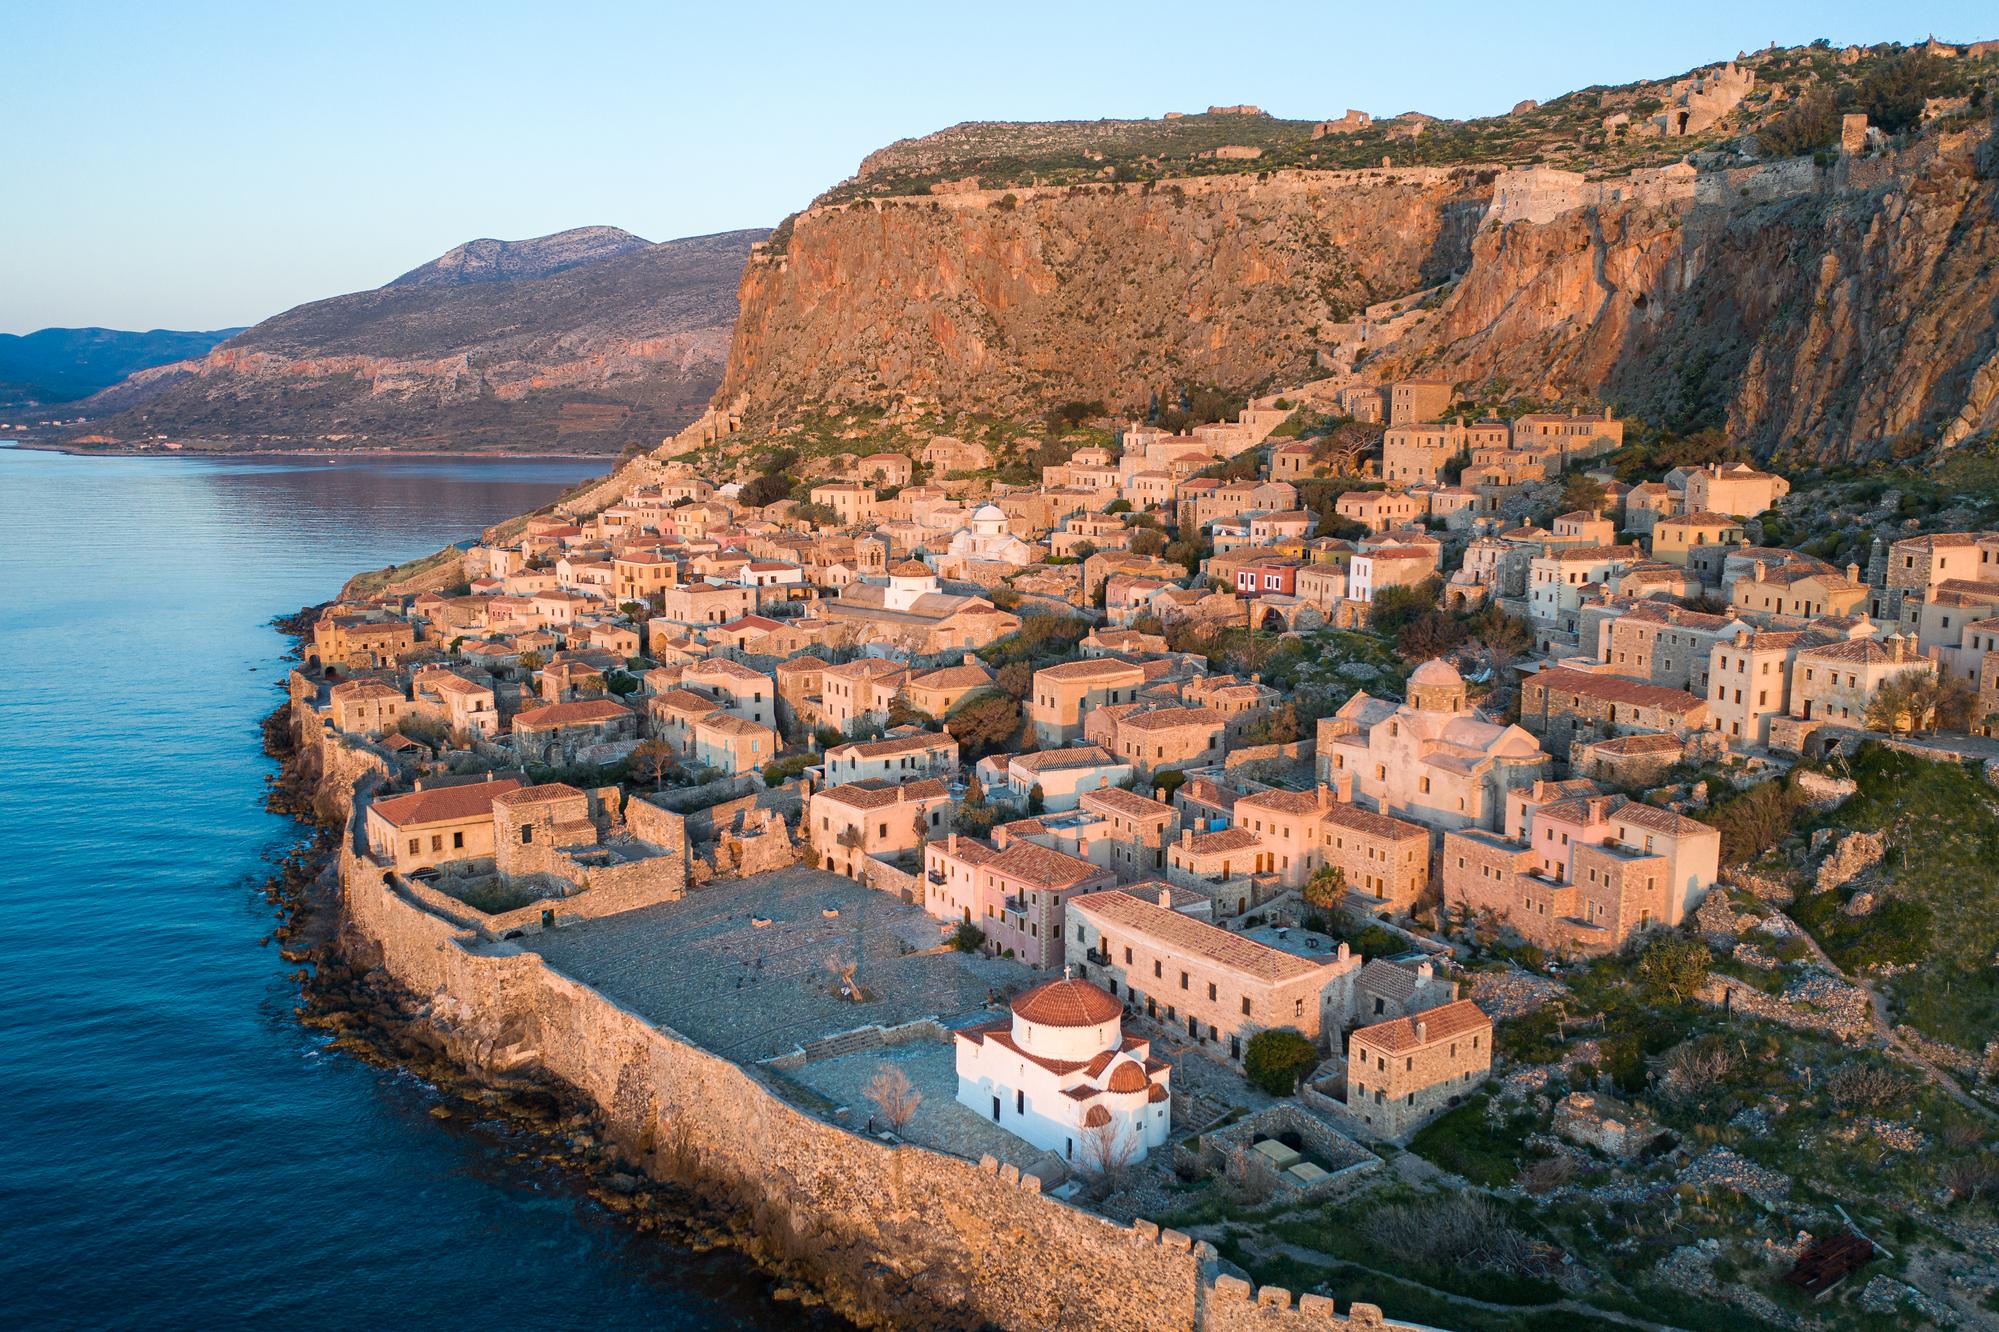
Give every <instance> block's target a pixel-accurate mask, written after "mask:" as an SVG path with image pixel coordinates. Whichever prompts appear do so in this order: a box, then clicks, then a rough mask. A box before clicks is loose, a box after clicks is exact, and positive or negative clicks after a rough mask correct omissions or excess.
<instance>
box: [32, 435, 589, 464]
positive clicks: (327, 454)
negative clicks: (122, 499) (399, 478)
mask: <svg viewBox="0 0 1999 1332" xmlns="http://www.w3.org/2000/svg"><path fill="white" fill-rule="evenodd" d="M0 447H5V448H14V449H21V450H24V451H30V452H35V453H64V454H68V455H69V456H70V457H72V458H323V459H333V458H371V459H378V460H379V459H383V458H461V459H477V460H479V461H481V462H602V463H603V464H604V466H605V469H606V470H607V471H608V470H612V469H615V468H616V467H617V466H618V460H619V458H620V456H621V455H619V454H615V453H561V452H554V451H541V452H534V453H513V452H503V451H499V450H494V449H313V448H303V447H301V448H289V449H212V448H196V447H187V448H179V449H166V448H157V447H148V446H146V445H138V444H108V445H100V444H67V443H59V442H55V441H51V440H16V439H7V440H0Z"/></svg>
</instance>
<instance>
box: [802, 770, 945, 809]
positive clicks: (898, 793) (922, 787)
mask: <svg viewBox="0 0 1999 1332" xmlns="http://www.w3.org/2000/svg"><path fill="white" fill-rule="evenodd" d="M950 793H951V788H950V787H948V786H946V785H944V783H943V782H942V781H940V780H938V779H937V778H935V777H926V778H924V779H923V780H922V781H920V782H904V783H903V784H902V785H900V786H898V785H896V784H895V783H894V782H885V781H883V780H882V779H881V778H879V777H870V778H868V779H867V780H865V781H859V782H848V783H847V784H846V785H845V786H835V787H831V788H829V789H827V790H826V791H823V792H821V793H820V794H822V795H824V796H825V797H826V798H827V799H828V800H835V801H838V802H839V803H840V804H843V805H845V806H847V807H848V808H849V809H884V808H886V807H888V806H890V805H894V804H898V803H904V802H914V801H918V800H934V799H936V798H937V797H939V796H947V795H949V794H950Z"/></svg>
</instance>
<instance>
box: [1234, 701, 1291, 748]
mask: <svg viewBox="0 0 1999 1332" xmlns="http://www.w3.org/2000/svg"><path fill="white" fill-rule="evenodd" d="M1297 738H1298V706H1297V705H1296V704H1295V703H1285V704H1282V705H1280V706H1278V707H1275V708H1272V709H1271V710H1270V711H1269V712H1267V713H1265V714H1264V715H1263V716H1261V717H1259V718H1257V719H1256V720H1255V721H1253V722H1251V723H1250V724H1249V725H1248V726H1247V727H1245V728H1244V729H1243V733H1242V743H1243V744H1245V745H1288V744H1290V743H1291V742H1292V741H1294V740H1296V739H1297Z"/></svg>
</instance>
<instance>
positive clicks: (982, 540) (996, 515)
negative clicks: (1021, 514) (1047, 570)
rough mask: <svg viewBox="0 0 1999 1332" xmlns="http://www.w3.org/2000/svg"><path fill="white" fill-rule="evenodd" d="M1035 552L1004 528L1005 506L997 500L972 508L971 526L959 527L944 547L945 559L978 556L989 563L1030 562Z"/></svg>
mask: <svg viewBox="0 0 1999 1332" xmlns="http://www.w3.org/2000/svg"><path fill="white" fill-rule="evenodd" d="M1037 554H1038V552H1037V551H1036V550H1035V548H1034V547H1033V546H1032V545H1030V544H1029V543H1027V542H1026V541H1023V540H1022V539H1021V538H1019V537H1017V536H1015V535H1013V534H1012V533H1011V532H1009V531H1007V526H1006V510H1004V509H1002V508H1000V506H999V505H997V504H982V505H980V506H979V507H978V508H977V509H974V510H973V511H972V519H971V526H969V527H961V528H959V529H958V530H957V531H956V532H954V533H953V534H952V536H951V544H950V545H949V546H948V547H947V548H946V549H945V552H944V556H945V558H946V559H947V560H951V561H953V562H960V561H966V560H979V561H984V562H987V563H991V564H1011V565H1016V566H1020V567H1025V566H1027V565H1029V564H1032V563H1034V561H1035V557H1036V555H1037Z"/></svg>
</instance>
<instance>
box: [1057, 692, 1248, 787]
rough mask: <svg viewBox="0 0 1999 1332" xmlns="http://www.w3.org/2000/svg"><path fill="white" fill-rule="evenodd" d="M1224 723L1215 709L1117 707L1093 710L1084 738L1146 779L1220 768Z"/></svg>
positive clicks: (1226, 730) (1134, 704)
mask: <svg viewBox="0 0 1999 1332" xmlns="http://www.w3.org/2000/svg"><path fill="white" fill-rule="evenodd" d="M1228 721H1229V719H1228V718H1227V717H1226V716H1225V715H1224V714H1222V713H1221V712H1218V711H1216V710H1215V709H1214V708H1206V707H1148V706H1146V705H1144V704H1137V703H1118V704H1111V705H1107V706H1104V707H1100V708H1096V709H1094V710H1092V711H1091V712H1090V714H1089V717H1088V720H1086V721H1085V722H1084V725H1083V734H1084V736H1085V738H1086V739H1088V740H1089V741H1090V742H1092V743H1094V744H1098V745H1101V746H1103V747H1104V748H1105V749H1107V750H1109V751H1110V752H1111V753H1112V754H1115V755H1116V756H1117V757H1119V758H1121V759H1123V760H1124V761H1125V762H1127V763H1129V764H1130V765H1131V766H1132V769H1133V770H1134V771H1135V772H1137V773H1138V775H1139V776H1140V777H1142V778H1150V777H1151V776H1152V775H1153V774H1154V773H1156V772H1158V771H1159V770H1160V769H1162V768H1189V767H1200V766H1203V765H1205V764H1209V763H1218V762H1220V761H1221V758H1222V752H1223V743H1224V740H1225V738H1226V736H1227V734H1228Z"/></svg>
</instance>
